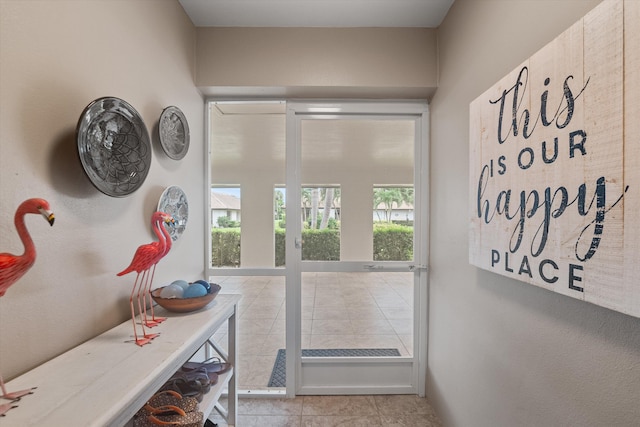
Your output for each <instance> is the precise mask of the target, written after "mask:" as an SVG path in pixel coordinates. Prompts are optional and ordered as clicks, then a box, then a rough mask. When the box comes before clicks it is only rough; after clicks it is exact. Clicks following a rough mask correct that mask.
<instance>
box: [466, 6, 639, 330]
mask: <svg viewBox="0 0 640 427" xmlns="http://www.w3.org/2000/svg"><path fill="white" fill-rule="evenodd" d="M639 99H640V2H638V1H634V0H605V1H603V2H602V3H601V4H599V5H598V6H597V7H596V8H595V9H593V10H592V11H591V12H590V13H589V14H587V15H586V16H585V17H584V18H582V19H581V20H580V21H579V22H577V23H576V24H574V25H573V26H571V27H570V28H569V29H567V30H566V31H565V32H564V33H563V34H561V35H560V36H559V37H557V38H556V39H555V40H553V41H552V42H551V43H549V44H548V45H547V46H545V47H544V48H543V49H541V50H540V51H538V52H537V53H536V54H534V55H533V56H532V57H531V58H529V59H528V60H526V61H525V62H524V63H522V64H520V65H519V66H518V67H516V68H515V69H514V70H513V71H512V72H511V73H509V74H508V75H507V76H505V77H504V78H502V79H501V80H500V81H499V82H497V83H496V84H495V85H494V86H493V87H491V88H490V89H489V90H487V91H486V92H485V93H483V94H482V95H481V96H479V97H478V98H477V99H475V100H474V101H473V102H472V103H471V105H470V132H469V137H470V140H469V144H470V148H469V211H470V230H469V261H470V263H471V264H473V265H476V266H478V267H480V268H483V269H486V270H489V271H492V272H495V273H498V274H502V275H505V276H508V277H511V278H514V279H517V280H520V281H524V282H527V283H530V284H533V285H536V286H540V287H543V288H546V289H549V290H551V291H554V292H558V293H561V294H564V295H568V296H571V297H573V298H578V299H581V300H584V301H588V302H591V303H593V304H597V305H600V306H603V307H607V308H610V309H613V310H616V311H620V312H622V313H626V314H630V315H632V316H636V317H640V102H639V101H638V100H639Z"/></svg>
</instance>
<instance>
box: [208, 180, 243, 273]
mask: <svg viewBox="0 0 640 427" xmlns="http://www.w3.org/2000/svg"><path fill="white" fill-rule="evenodd" d="M240 207H241V197H240V186H233V187H229V186H227V187H213V186H212V187H211V265H212V266H213V267H239V266H240V240H241V229H240V223H241V213H240Z"/></svg>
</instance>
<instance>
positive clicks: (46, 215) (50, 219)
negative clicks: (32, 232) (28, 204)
mask: <svg viewBox="0 0 640 427" xmlns="http://www.w3.org/2000/svg"><path fill="white" fill-rule="evenodd" d="M38 210H39V211H40V214H42V216H43V217H44V219H46V220H47V221H48V222H49V225H53V222H54V221H55V220H56V217H55V215H54V214H53V212H49V211H48V210H46V209H43V208H40V209H38Z"/></svg>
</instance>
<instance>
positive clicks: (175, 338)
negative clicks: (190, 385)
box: [0, 294, 240, 427]
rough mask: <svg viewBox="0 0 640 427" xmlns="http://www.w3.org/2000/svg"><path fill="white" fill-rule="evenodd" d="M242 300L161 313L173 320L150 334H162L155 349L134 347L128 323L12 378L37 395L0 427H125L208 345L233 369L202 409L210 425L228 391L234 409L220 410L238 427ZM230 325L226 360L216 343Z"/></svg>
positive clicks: (221, 298) (13, 385)
mask: <svg viewBox="0 0 640 427" xmlns="http://www.w3.org/2000/svg"><path fill="white" fill-rule="evenodd" d="M239 300H240V295H228V294H227V295H225V294H222V295H218V296H217V297H216V299H215V300H213V302H212V303H210V304H209V305H208V306H207V307H206V308H205V309H202V310H200V311H197V312H193V313H185V314H180V313H169V312H166V311H164V310H163V309H162V308H160V307H156V308H155V310H156V315H160V316H166V317H167V320H166V321H165V322H163V323H162V324H160V325H159V326H157V327H155V328H153V329H150V331H151V332H154V333H160V336H158V337H157V338H155V339H154V340H153V341H152V342H151V343H150V344H147V345H145V346H143V347H139V346H137V345H136V344H134V343H133V342H132V341H131V340H132V338H133V326H132V324H131V320H129V321H127V322H124V323H123V324H121V325H119V326H117V327H115V328H113V329H111V330H109V331H107V332H105V333H103V334H101V335H99V336H97V337H95V338H93V339H91V340H89V341H87V342H85V343H83V344H81V345H79V346H77V347H75V348H73V349H71V350H69V351H67V352H66V353H64V354H62V355H60V356H58V357H56V358H54V359H52V360H50V361H48V362H46V363H44V364H42V365H40V366H38V367H37V368H35V369H33V370H31V371H29V372H27V373H25V374H24V375H21V376H19V377H17V378H15V379H13V380H12V381H10V382H9V383H7V387H8V389H9V390H21V389H25V388H30V387H37V389H36V390H35V393H34V394H32V395H28V396H25V397H23V398H22V399H21V400H20V401H19V402H17V405H18V407H17V408H14V409H12V410H10V411H9V412H8V413H7V414H6V416H5V417H0V427H9V426H11V427H14V426H16V427H27V426H65V427H76V426H77V427H88V426H96V427H103V426H114V427H121V426H124V425H126V424H127V423H129V421H130V420H131V418H132V417H133V416H134V414H135V413H136V412H137V411H138V410H139V409H140V408H141V407H142V406H143V405H144V404H145V403H146V401H147V400H148V399H149V398H150V397H151V396H153V394H154V393H155V392H156V391H157V390H158V389H159V388H160V387H161V386H162V385H163V384H164V383H165V382H166V381H167V380H168V379H169V378H170V377H171V376H172V375H173V374H174V373H175V372H176V371H177V370H178V369H180V367H181V366H182V364H183V363H184V362H186V361H187V360H189V359H190V358H191V357H192V356H193V355H194V354H195V353H196V351H198V350H199V349H200V348H202V347H203V346H205V347H206V346H214V347H215V348H216V350H217V351H218V352H222V355H223V357H224V358H225V359H226V360H227V361H228V362H229V363H231V364H232V365H233V367H234V368H233V369H232V370H231V371H229V372H227V373H225V374H223V375H221V376H220V378H219V380H218V384H216V385H215V386H214V387H212V388H211V391H210V392H209V393H207V394H206V395H205V397H204V400H203V402H202V403H200V410H201V411H202V412H204V414H205V418H206V417H207V416H208V415H209V413H210V412H211V411H212V410H213V408H214V407H215V406H216V405H217V401H218V398H219V397H220V394H221V393H222V391H223V389H224V387H225V386H227V387H228V397H229V398H228V407H227V410H226V411H225V410H224V409H222V408H220V410H221V411H222V413H223V415H225V416H226V417H227V421H228V423H229V425H230V426H233V425H235V423H236V418H237V404H238V397H237V389H236V378H237V375H236V371H235V368H236V366H237V354H236V336H237V335H236V334H237V329H236V326H237V322H236V312H237V304H238V301H239ZM226 320H229V349H228V354H226V353H225V352H224V351H223V350H222V349H221V348H219V346H218V345H217V344H216V343H215V342H213V340H212V339H211V337H212V336H213V334H214V333H215V332H216V330H217V329H218V328H219V327H220V326H221V325H222V324H223V323H224V322H225V321H226ZM61 327H63V326H61ZM209 351H210V349H206V352H209Z"/></svg>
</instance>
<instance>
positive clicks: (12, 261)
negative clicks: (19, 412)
mask: <svg viewBox="0 0 640 427" xmlns="http://www.w3.org/2000/svg"><path fill="white" fill-rule="evenodd" d="M26 214H41V215H42V216H43V217H44V218H45V219H46V220H47V221H48V222H49V224H51V225H53V222H54V219H55V217H54V215H53V213H51V211H50V208H49V203H48V202H47V201H46V200H44V199H28V200H25V201H24V202H22V203H21V204H20V206H18V209H17V210H16V214H15V217H14V223H15V226H16V230H17V231H18V236H20V240H21V241H22V244H23V245H24V253H23V254H22V255H12V254H9V253H0V297H1V296H3V295H4V294H5V292H7V289H9V287H10V286H11V285H13V284H14V283H15V282H17V281H18V279H20V278H21V277H22V276H23V275H24V274H25V273H26V272H27V271H28V270H29V269H30V268H31V267H32V266H33V264H34V263H35V261H36V247H35V245H34V244H33V240H32V239H31V236H30V235H29V232H28V231H27V226H26V225H25V222H24V217H25V215H26ZM0 388H1V389H2V396H0V397H1V398H3V399H7V400H11V401H12V403H5V404H2V405H0V416H3V415H4V414H5V413H6V412H7V411H9V410H10V409H12V408H15V407H16V405H14V404H13V402H15V401H17V400H19V399H20V398H21V397H22V396H25V395H27V394H32V393H33V390H34V389H35V387H33V388H31V389H28V390H20V391H14V392H12V393H10V392H8V391H7V389H6V388H5V385H4V381H3V380H2V375H0Z"/></svg>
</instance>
